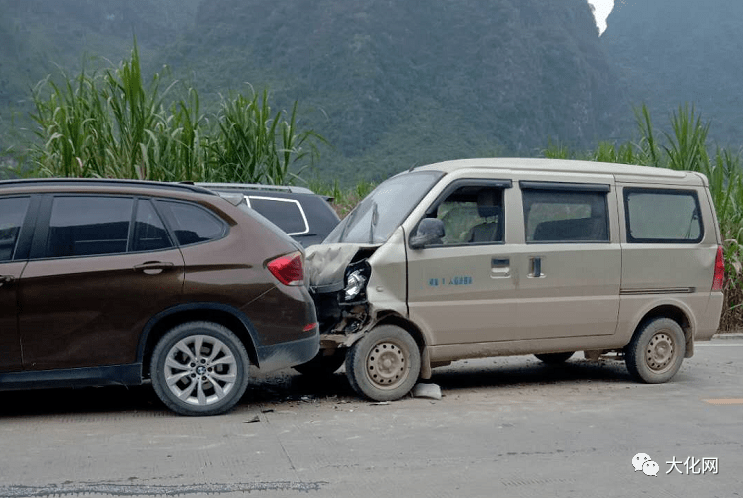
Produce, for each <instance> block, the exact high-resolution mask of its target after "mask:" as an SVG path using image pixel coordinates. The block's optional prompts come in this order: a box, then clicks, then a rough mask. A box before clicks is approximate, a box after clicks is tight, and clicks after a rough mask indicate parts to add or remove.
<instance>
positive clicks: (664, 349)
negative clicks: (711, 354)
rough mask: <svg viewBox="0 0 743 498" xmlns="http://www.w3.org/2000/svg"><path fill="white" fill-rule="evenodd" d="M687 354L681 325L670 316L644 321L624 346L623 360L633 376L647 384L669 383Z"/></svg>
mask: <svg viewBox="0 0 743 498" xmlns="http://www.w3.org/2000/svg"><path fill="white" fill-rule="evenodd" d="M685 354H686V338H685V337H684V331H683V330H681V326H680V325H679V324H678V323H676V322H675V321H673V320H671V319H670V318H656V319H654V320H652V321H650V322H648V323H646V324H645V325H644V326H643V327H642V328H641V329H640V330H639V331H637V332H636V333H635V335H634V337H633V338H632V341H631V342H630V343H629V344H628V345H627V346H625V351H624V361H625V363H626V364H627V370H629V373H630V374H632V376H633V377H634V378H635V379H636V380H638V381H640V382H646V383H648V384H660V383H662V382H668V381H669V380H671V377H673V376H674V375H676V372H678V370H679V368H681V362H682V361H683V360H684V355H685Z"/></svg>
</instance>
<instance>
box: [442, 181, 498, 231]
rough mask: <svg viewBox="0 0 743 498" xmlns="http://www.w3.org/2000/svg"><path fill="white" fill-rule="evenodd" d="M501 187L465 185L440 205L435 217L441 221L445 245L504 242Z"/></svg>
mask: <svg viewBox="0 0 743 498" xmlns="http://www.w3.org/2000/svg"><path fill="white" fill-rule="evenodd" d="M503 215H504V213H503V189H502V188H498V187H489V186H482V185H479V186H478V185H466V186H462V187H459V188H458V189H456V190H455V191H454V192H452V193H451V194H450V195H449V196H448V197H447V198H446V199H444V201H443V202H442V203H441V204H439V206H438V209H437V211H436V217H437V218H438V219H440V220H441V221H443V222H444V230H445V233H446V235H445V236H444V239H443V240H442V244H444V245H462V244H488V243H490V244H492V243H502V242H503V241H504V224H503V221H504V217H503Z"/></svg>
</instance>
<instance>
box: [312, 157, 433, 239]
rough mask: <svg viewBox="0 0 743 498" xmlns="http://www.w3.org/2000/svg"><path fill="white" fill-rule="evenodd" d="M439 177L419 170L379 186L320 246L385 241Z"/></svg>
mask: <svg viewBox="0 0 743 498" xmlns="http://www.w3.org/2000/svg"><path fill="white" fill-rule="evenodd" d="M442 176H443V173H441V172H439V171H420V172H412V173H404V174H400V175H397V176H393V177H392V178H390V179H389V180H386V181H384V182H382V183H380V184H379V185H378V186H377V188H375V189H374V190H373V191H372V193H370V194H369V195H368V196H366V197H365V198H364V200H363V201H361V202H360V203H359V205H358V206H356V208H355V209H354V210H353V211H351V212H350V213H349V214H348V216H346V217H345V218H343V221H341V222H340V223H339V224H338V225H337V226H336V227H335V228H334V229H333V231H332V232H330V233H329V234H328V236H327V237H326V238H325V241H324V243H333V242H353V243H357V244H381V243H384V242H386V241H387V239H388V238H389V237H390V235H392V232H394V231H395V230H396V229H397V227H399V226H400V224H401V223H402V222H403V221H404V220H405V218H407V217H408V215H409V214H410V212H411V211H412V210H413V209H414V208H415V207H416V206H417V205H418V203H419V202H420V201H421V199H423V196H424V195H426V194H427V193H428V191H429V190H431V187H433V185H434V184H436V182H438V181H439V180H440V179H441V177H442Z"/></svg>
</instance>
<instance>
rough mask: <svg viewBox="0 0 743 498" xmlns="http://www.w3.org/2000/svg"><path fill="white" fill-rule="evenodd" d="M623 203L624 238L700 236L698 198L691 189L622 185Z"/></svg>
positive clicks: (652, 239)
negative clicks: (627, 186)
mask: <svg viewBox="0 0 743 498" xmlns="http://www.w3.org/2000/svg"><path fill="white" fill-rule="evenodd" d="M624 206H625V216H626V218H625V219H626V222H627V242H638V243H641V242H646V243H652V242H656V243H657V242H661V243H663V242H665V243H695V242H699V241H701V240H702V236H703V233H704V232H703V227H702V220H701V218H700V216H699V212H700V211H699V199H698V198H697V193H696V192H694V191H692V190H671V189H641V188H625V189H624Z"/></svg>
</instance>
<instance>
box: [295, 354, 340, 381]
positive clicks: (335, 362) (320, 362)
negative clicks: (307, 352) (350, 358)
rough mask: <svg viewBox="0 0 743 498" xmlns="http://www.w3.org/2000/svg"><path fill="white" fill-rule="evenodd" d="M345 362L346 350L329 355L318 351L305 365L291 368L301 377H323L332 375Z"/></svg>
mask: <svg viewBox="0 0 743 498" xmlns="http://www.w3.org/2000/svg"><path fill="white" fill-rule="evenodd" d="M344 361H346V349H336V350H335V352H334V353H333V354H331V355H324V354H323V351H322V350H320V352H319V353H317V356H315V357H314V358H312V359H311V360H310V361H308V362H307V363H302V364H301V365H295V366H294V367H293V368H294V370H296V371H297V372H299V373H301V374H302V375H307V376H310V377H323V376H328V375H333V374H334V373H335V372H336V370H338V369H339V368H340V367H341V365H343V362H344Z"/></svg>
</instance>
